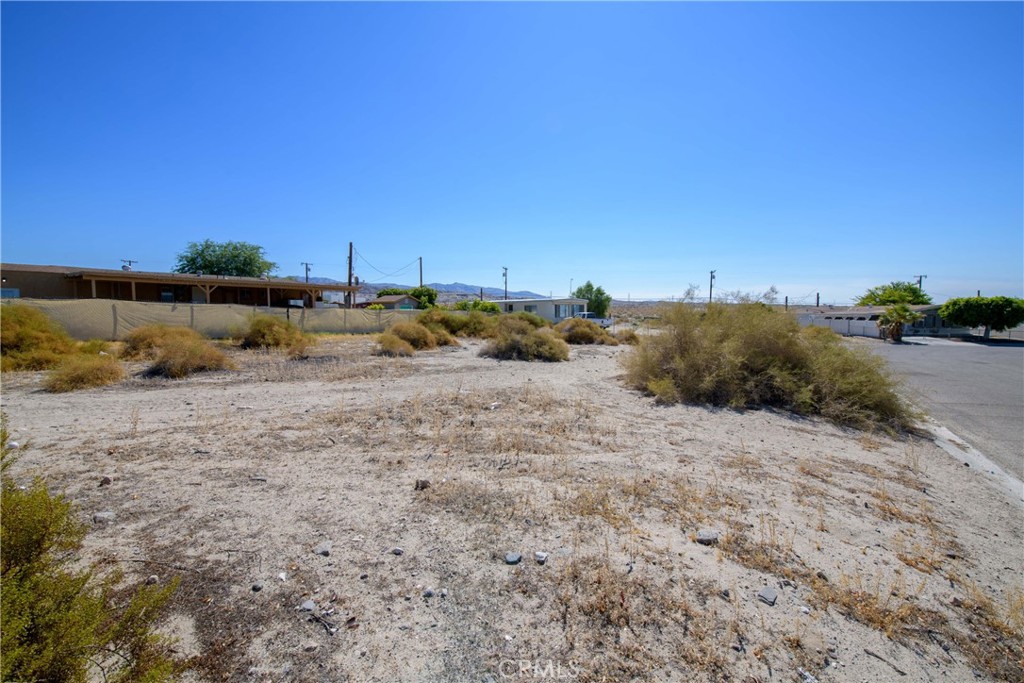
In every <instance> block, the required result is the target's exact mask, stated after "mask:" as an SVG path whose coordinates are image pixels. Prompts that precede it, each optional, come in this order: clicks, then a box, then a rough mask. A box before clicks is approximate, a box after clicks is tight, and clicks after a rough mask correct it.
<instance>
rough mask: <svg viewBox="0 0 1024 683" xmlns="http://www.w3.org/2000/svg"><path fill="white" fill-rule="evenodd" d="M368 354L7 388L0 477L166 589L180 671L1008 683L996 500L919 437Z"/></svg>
mask: <svg viewBox="0 0 1024 683" xmlns="http://www.w3.org/2000/svg"><path fill="white" fill-rule="evenodd" d="M372 346H373V343H372V340H370V339H369V338H358V337H351V338H338V339H334V340H331V341H326V342H324V343H322V344H321V345H320V346H319V347H318V348H317V349H316V350H315V351H314V354H313V357H312V358H310V359H308V360H304V361H294V360H288V359H287V358H285V357H284V356H281V355H277V354H267V353H252V352H242V351H238V350H233V351H232V355H233V356H234V357H235V359H236V360H237V362H238V364H239V370H237V371H232V372H219V373H212V374H207V375H201V376H196V377H192V378H189V379H185V380H179V381H169V380H157V379H143V378H141V377H139V376H135V377H133V379H131V380H129V381H127V382H125V383H123V384H121V385H117V386H113V387H107V388H103V389H97V390H88V391H82V392H77V393H73V394H64V395H52V394H47V393H45V392H43V391H41V390H40V389H39V382H40V379H41V376H40V375H39V374H36V373H15V374H8V375H5V376H4V386H3V395H2V405H3V410H4V412H5V413H6V414H7V416H8V419H9V423H10V427H11V429H12V430H13V431H14V432H15V436H14V440H16V441H18V442H19V443H21V444H24V445H23V446H22V448H20V449H19V450H20V451H21V460H20V461H19V463H18V464H17V466H16V467H15V470H14V475H15V477H16V478H18V479H27V478H29V477H31V476H33V475H43V476H45V477H46V478H47V480H48V481H49V482H50V483H51V484H52V486H53V488H54V489H55V490H63V491H65V492H66V493H67V495H68V496H69V497H70V498H72V499H73V500H74V501H75V502H76V503H77V504H78V506H79V509H80V514H81V516H82V518H83V519H86V520H89V521H90V524H92V525H93V529H92V531H91V532H90V534H89V536H88V537H87V540H86V548H85V550H86V552H87V557H88V558H89V559H90V560H92V561H96V562H100V563H101V565H100V566H101V567H111V566H118V567H120V568H122V569H123V570H125V571H126V572H127V573H128V576H129V578H130V579H131V580H136V581H140V580H143V579H145V578H146V577H147V576H150V575H155V576H157V577H158V579H159V580H160V581H168V580H170V579H171V578H172V577H174V576H178V577H180V579H181V586H180V588H179V590H178V593H177V594H176V597H175V599H174V603H173V606H172V610H171V612H172V614H171V617H170V619H169V620H168V622H167V623H166V624H165V625H164V628H165V630H167V631H168V632H170V633H172V634H173V635H175V636H176V637H177V638H178V646H177V650H178V652H179V654H180V655H181V656H182V657H183V658H190V663H191V665H192V669H191V670H190V671H189V672H188V673H187V674H186V680H194V681H221V680H230V681H283V680H290V681H503V680H509V681H513V680H515V681H526V680H555V679H558V680H580V681H583V680H609V681H627V680H637V681H690V680H739V681H803V682H805V683H810V682H811V681H814V680H818V681H857V682H860V681H889V680H900V681H939V680H941V681H966V680H976V679H977V680H1024V674H1022V670H1024V661H1022V660H1024V644H1022V643H1024V640H1022V635H1021V630H1022V626H1024V624H1022V623H1021V620H1022V619H1024V592H1022V578H1021V577H1022V565H1024V558H1022V548H1024V543H1022V541H1024V538H1022V536H1024V521H1022V507H1021V503H1020V500H1019V499H1016V500H1015V499H1014V498H1013V497H1012V496H1009V495H1007V493H1006V492H1005V489H1004V488H999V487H995V486H992V485H991V482H990V481H987V479H986V476H987V475H986V473H985V472H983V471H980V470H979V469H978V468H977V467H965V466H964V464H963V463H962V462H961V461H958V460H956V459H954V458H952V457H950V455H948V454H947V453H946V452H944V451H942V450H940V449H939V448H937V447H936V446H935V445H934V444H933V443H931V442H930V441H929V440H927V439H921V438H906V439H892V438H889V437H886V436H884V435H879V434H866V433H863V432H851V431H846V430H842V429H839V428H836V427H834V426H832V425H830V424H827V423H823V422H821V421H818V420H809V419H801V418H796V417H793V416H790V415H787V414H782V413H776V412H772V411H752V412H734V411H725V410H709V409H705V408H700V407H693V406H671V407H664V406H657V405H655V404H654V402H653V400H652V399H650V398H648V397H644V396H642V395H640V394H638V393H636V392H634V391H632V390H629V389H627V388H626V387H625V386H624V385H623V383H622V381H621V374H622V367H621V364H620V361H621V359H622V357H623V356H624V355H625V354H628V353H629V348H628V347H616V348H610V347H576V348H574V349H573V352H572V358H571V360H570V361H569V362H567V363H557V364H547V363H517V362H498V361H495V360H492V359H486V358H481V357H479V356H478V351H479V348H480V347H479V345H478V344H476V343H473V342H468V343H464V345H463V346H462V347H460V348H458V349H444V350H438V351H431V352H426V353H420V354H418V355H416V356H415V357H413V358H409V359H387V358H379V357H375V356H373V355H372V354H371V349H372ZM141 368H142V366H132V369H133V370H140V369H141ZM104 476H109V477H110V478H111V479H112V483H111V484H110V485H106V486H101V485H100V481H101V478H102V477H104ZM418 480H425V481H426V482H429V486H426V487H424V485H423V484H422V483H421V484H420V485H419V486H417V481H418ZM98 512H113V513H114V515H115V519H114V521H113V522H112V523H95V522H93V521H92V520H93V515H94V514H95V513H98ZM702 532H704V533H703V534H702ZM699 534H701V535H702V536H703V535H705V534H706V535H708V536H710V541H709V542H710V544H709V545H704V544H701V543H698V542H696V541H697V539H698V535H699ZM397 548H400V549H401V550H400V551H399V550H396V549H397ZM318 551H319V552H318ZM538 551H539V552H544V553H548V557H547V560H546V562H545V563H544V564H540V563H538V562H537V561H536V560H535V559H534V553H535V552H538ZM398 553H400V554H398ZM508 553H519V554H521V555H522V561H521V562H520V563H518V564H508V563H506V554H508ZM256 587H259V590H256ZM766 588H769V589H771V592H774V594H775V596H776V599H775V602H774V604H773V605H769V604H768V602H766V601H763V600H761V599H759V597H758V594H759V593H760V592H762V591H764V589H766ZM768 597H769V598H770V596H768ZM307 600H311V601H312V603H313V610H312V611H304V610H302V609H301V605H302V604H303V603H304V602H306V601H307ZM769 601H770V600H769Z"/></svg>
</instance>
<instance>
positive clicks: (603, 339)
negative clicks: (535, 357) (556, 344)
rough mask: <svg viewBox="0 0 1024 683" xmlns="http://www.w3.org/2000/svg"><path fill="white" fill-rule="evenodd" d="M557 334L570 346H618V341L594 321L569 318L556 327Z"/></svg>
mask: <svg viewBox="0 0 1024 683" xmlns="http://www.w3.org/2000/svg"><path fill="white" fill-rule="evenodd" d="M555 332H558V333H559V334H560V335H562V339H564V340H565V341H567V342H568V343H570V344H608V345H609V346H617V345H618V343H619V342H618V340H617V339H615V337H613V336H611V335H610V334H608V332H607V331H606V330H603V329H601V326H600V325H598V324H597V323H595V322H594V321H593V320H584V319H582V318H567V319H565V320H563V321H562V322H560V323H558V324H557V325H555Z"/></svg>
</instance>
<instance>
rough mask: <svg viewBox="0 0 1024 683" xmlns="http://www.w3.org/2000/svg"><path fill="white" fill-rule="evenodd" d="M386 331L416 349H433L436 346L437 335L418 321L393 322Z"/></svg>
mask: <svg viewBox="0 0 1024 683" xmlns="http://www.w3.org/2000/svg"><path fill="white" fill-rule="evenodd" d="M387 331H388V332H390V333H391V334H393V335H395V336H396V337H398V338H399V339H404V340H405V341H406V342H408V343H409V345H410V346H412V347H413V348H414V349H416V350H417V351H423V350H425V349H433V348H435V347H436V346H437V337H435V336H434V335H433V333H432V332H431V331H430V330H428V329H427V328H426V327H425V326H423V325H421V324H419V323H413V322H402V323H395V324H394V325H392V326H391V327H390V328H388V330H387Z"/></svg>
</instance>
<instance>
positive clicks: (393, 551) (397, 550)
mask: <svg viewBox="0 0 1024 683" xmlns="http://www.w3.org/2000/svg"><path fill="white" fill-rule="evenodd" d="M404 552H405V551H404V550H402V549H401V548H392V549H391V554H392V555H401V554H402V553H404Z"/></svg>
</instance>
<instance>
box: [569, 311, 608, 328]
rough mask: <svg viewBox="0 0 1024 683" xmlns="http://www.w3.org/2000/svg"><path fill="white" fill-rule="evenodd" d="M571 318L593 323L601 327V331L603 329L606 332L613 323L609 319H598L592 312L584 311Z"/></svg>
mask: <svg viewBox="0 0 1024 683" xmlns="http://www.w3.org/2000/svg"><path fill="white" fill-rule="evenodd" d="M573 317H574V318H581V319H583V320H589V321H591V322H593V323H597V324H598V325H600V326H601V329H605V330H607V329H608V328H609V327H611V326H612V322H613V321H612V319H611V318H599V317H597V314H596V313H594V312H593V311H584V312H583V313H577V314H576V315H574V316H573Z"/></svg>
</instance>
